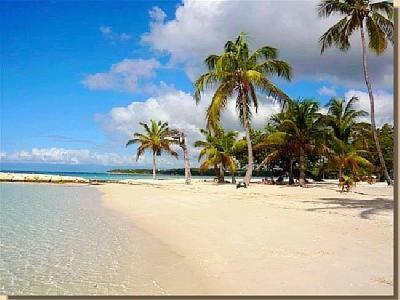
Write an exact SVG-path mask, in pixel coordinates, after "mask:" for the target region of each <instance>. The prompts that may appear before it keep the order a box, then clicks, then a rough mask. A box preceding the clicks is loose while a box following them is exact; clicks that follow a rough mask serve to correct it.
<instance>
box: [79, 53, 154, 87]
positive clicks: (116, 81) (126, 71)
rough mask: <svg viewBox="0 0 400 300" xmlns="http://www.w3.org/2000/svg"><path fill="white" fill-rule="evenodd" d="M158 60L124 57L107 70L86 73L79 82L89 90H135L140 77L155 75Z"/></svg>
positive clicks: (145, 77)
mask: <svg viewBox="0 0 400 300" xmlns="http://www.w3.org/2000/svg"><path fill="white" fill-rule="evenodd" d="M160 66H161V65H160V62H159V61H157V60H156V59H154V58H151V59H127V58H126V59H124V60H122V61H120V62H118V63H116V64H113V65H112V66H111V68H110V70H109V71H107V72H102V73H95V74H90V75H87V76H86V77H85V78H84V79H83V80H82V81H81V83H82V84H83V85H84V86H86V87H87V88H89V89H91V90H117V91H128V92H136V91H137V90H138V88H139V86H138V84H139V82H140V80H141V79H149V78H153V77H154V76H155V70H156V69H157V68H159V67H160Z"/></svg>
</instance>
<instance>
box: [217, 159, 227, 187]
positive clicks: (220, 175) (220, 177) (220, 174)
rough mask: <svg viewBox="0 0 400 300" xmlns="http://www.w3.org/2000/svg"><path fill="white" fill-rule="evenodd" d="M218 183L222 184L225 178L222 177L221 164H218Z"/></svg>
mask: <svg viewBox="0 0 400 300" xmlns="http://www.w3.org/2000/svg"><path fill="white" fill-rule="evenodd" d="M218 182H219V183H224V182H225V177H224V165H223V164H222V163H220V164H219V177H218Z"/></svg>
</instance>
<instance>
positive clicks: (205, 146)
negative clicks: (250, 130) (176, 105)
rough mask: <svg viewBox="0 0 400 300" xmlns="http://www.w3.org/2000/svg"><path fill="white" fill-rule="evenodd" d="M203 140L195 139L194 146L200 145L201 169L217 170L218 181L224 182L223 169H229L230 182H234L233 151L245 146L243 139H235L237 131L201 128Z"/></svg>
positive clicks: (234, 163)
mask: <svg viewBox="0 0 400 300" xmlns="http://www.w3.org/2000/svg"><path fill="white" fill-rule="evenodd" d="M201 133H202V134H203V135H204V137H205V139H204V140H199V141H196V142H195V144H194V146H195V147H201V148H202V149H201V150H200V153H199V161H201V160H202V159H203V158H205V159H204V161H203V163H202V164H201V165H200V170H201V171H206V170H208V169H209V168H210V167H214V169H215V170H218V182H219V183H223V182H225V177H224V174H225V170H229V171H230V172H231V175H232V183H235V172H236V167H237V166H236V161H235V159H234V153H235V152H236V151H237V149H238V148H240V147H243V146H245V143H244V141H243V140H239V141H238V140H237V137H238V133H237V132H235V131H231V130H230V131H227V132H225V131H224V130H223V129H221V128H219V129H217V130H214V132H211V131H207V130H204V129H202V130H201Z"/></svg>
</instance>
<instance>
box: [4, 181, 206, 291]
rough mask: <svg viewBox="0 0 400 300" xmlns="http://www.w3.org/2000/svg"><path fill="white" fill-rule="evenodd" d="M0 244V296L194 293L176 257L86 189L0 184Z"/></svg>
mask: <svg viewBox="0 0 400 300" xmlns="http://www.w3.org/2000/svg"><path fill="white" fill-rule="evenodd" d="M88 176H90V175H88ZM0 249H1V251H0V295H133V294H136V295H138V294H140V295H144V294H163V293H178V294H179V293H181V294H185V293H190V292H192V291H194V292H198V293H200V292H201V290H200V289H199V288H198V286H197V285H196V280H195V278H194V277H193V274H192V272H191V271H190V269H189V268H188V267H187V266H186V265H185V264H184V263H183V260H182V258H181V257H180V256H179V255H177V254H176V253H175V252H172V251H170V249H169V248H167V247H166V246H165V245H164V244H162V243H160V242H159V241H158V240H156V239H155V238H153V237H152V236H151V235H149V234H148V233H145V232H143V231H141V230H140V229H139V228H137V227H136V226H135V225H134V223H133V222H132V220H131V219H128V218H127V217H125V216H124V215H121V214H119V213H116V212H114V211H112V210H108V209H105V208H104V207H103V206H102V205H101V198H100V193H99V192H98V191H97V189H95V188H94V187H90V186H73V185H70V186H58V185H45V184H22V183H1V184H0ZM171 274H174V276H178V278H179V277H182V278H185V280H186V284H185V285H180V286H178V285H176V284H175V283H174V282H171ZM192 279H193V280H192ZM175 281H176V280H175ZM174 284H175V285H174Z"/></svg>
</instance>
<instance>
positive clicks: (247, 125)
mask: <svg viewBox="0 0 400 300" xmlns="http://www.w3.org/2000/svg"><path fill="white" fill-rule="evenodd" d="M242 99H243V100H242V105H243V127H244V130H245V134H246V142H247V155H248V160H247V170H246V175H245V176H244V182H245V184H246V186H249V184H250V180H251V175H252V174H253V146H252V145H251V137H250V121H249V118H248V115H247V114H248V112H247V105H246V100H245V98H243V97H242Z"/></svg>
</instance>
